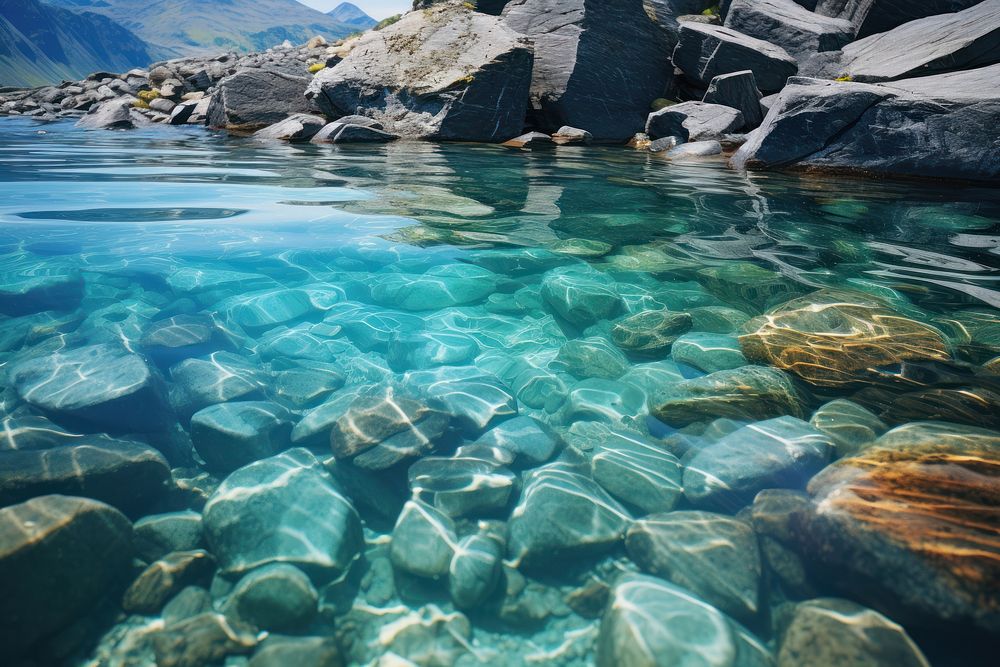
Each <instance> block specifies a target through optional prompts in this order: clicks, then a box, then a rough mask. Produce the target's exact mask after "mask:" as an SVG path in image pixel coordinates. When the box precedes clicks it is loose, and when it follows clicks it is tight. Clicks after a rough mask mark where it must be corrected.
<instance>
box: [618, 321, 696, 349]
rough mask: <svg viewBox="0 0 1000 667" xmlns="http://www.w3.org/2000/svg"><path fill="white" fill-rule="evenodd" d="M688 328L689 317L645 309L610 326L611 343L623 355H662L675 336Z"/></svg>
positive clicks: (689, 325)
mask: <svg viewBox="0 0 1000 667" xmlns="http://www.w3.org/2000/svg"><path fill="white" fill-rule="evenodd" d="M690 328H691V316H690V315H688V314H687V313H673V312H668V311H666V310H646V311H643V312H641V313H636V314H634V315H629V316H627V317H624V318H622V319H620V320H618V321H617V322H615V324H614V326H612V327H611V340H613V341H614V342H615V345H617V346H618V347H620V348H622V349H623V350H625V351H626V352H629V353H630V354H635V355H641V356H653V357H656V356H664V355H666V354H667V352H669V351H670V346H671V345H673V343H674V341H675V340H677V337H678V336H680V335H681V334H683V333H685V332H686V331H688V330H689V329H690Z"/></svg>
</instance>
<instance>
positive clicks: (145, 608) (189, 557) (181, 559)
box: [122, 549, 215, 614]
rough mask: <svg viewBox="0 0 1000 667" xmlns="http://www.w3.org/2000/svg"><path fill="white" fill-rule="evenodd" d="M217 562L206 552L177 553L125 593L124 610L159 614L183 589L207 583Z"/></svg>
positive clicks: (147, 571) (146, 572)
mask: <svg viewBox="0 0 1000 667" xmlns="http://www.w3.org/2000/svg"><path fill="white" fill-rule="evenodd" d="M214 570H215V559H214V558H212V555H211V554H210V553H208V552H207V551H204V550H200V549H199V550H197V551H175V552H173V553H170V554H167V555H166V556H164V557H163V558H161V559H159V560H157V561H155V562H153V563H152V564H150V566H149V567H147V568H146V569H145V570H143V571H142V573H141V574H140V575H139V576H138V577H136V578H135V581H133V582H132V584H131V585H130V586H129V587H128V589H126V590H125V596H124V597H123V598H122V609H124V610H125V611H127V612H130V613H133V614H156V613H159V611H160V609H162V608H163V605H164V604H166V602H167V600H169V599H170V598H171V597H173V596H174V595H176V594H177V593H179V592H180V591H181V590H182V589H184V588H186V587H188V586H193V585H196V584H200V583H207V582H208V580H209V579H210V578H211V576H212V572H213V571H214Z"/></svg>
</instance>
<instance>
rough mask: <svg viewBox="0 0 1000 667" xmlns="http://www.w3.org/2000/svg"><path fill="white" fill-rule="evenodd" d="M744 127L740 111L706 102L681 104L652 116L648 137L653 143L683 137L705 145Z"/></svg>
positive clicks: (647, 129) (647, 132)
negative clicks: (668, 138) (655, 140)
mask: <svg viewBox="0 0 1000 667" xmlns="http://www.w3.org/2000/svg"><path fill="white" fill-rule="evenodd" d="M713 81H714V79H713ZM744 123H745V121H744V120H743V113H742V112H741V111H740V110H739V109H734V108H732V107H727V106H722V105H721V104H709V103H707V102H681V103H680V104H675V105H673V106H669V107H666V108H665V109H660V110H659V111H655V112H653V113H651V114H649V118H647V119H646V134H648V135H649V136H650V137H652V138H654V139H659V138H660V137H681V138H682V139H684V140H685V141H706V140H710V139H718V138H719V137H722V136H724V135H726V134H729V133H731V132H734V131H736V130H738V129H740V128H741V127H743V125H744Z"/></svg>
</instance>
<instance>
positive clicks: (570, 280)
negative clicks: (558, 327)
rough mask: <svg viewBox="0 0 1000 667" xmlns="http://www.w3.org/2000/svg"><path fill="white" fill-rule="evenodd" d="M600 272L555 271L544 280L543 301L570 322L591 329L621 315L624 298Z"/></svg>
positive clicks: (572, 268)
mask: <svg viewBox="0 0 1000 667" xmlns="http://www.w3.org/2000/svg"><path fill="white" fill-rule="evenodd" d="M613 284H614V283H612V282H611V280H610V279H609V278H607V277H605V276H604V275H602V274H600V273H597V272H596V271H581V270H580V269H577V268H575V267H571V268H569V269H555V270H553V271H550V272H548V273H546V274H545V276H544V277H543V278H542V299H544V300H545V302H546V303H547V304H548V305H549V306H551V307H552V309H553V310H555V312H556V313H558V314H559V316H560V317H562V318H563V319H564V320H566V321H567V322H570V323H571V324H575V325H577V326H587V325H590V324H593V323H594V322H596V321H598V320H601V319H607V318H609V317H612V316H614V315H615V314H617V313H618V311H619V310H620V308H621V297H620V296H618V293H617V292H615V291H614V289H613Z"/></svg>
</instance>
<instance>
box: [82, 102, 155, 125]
mask: <svg viewBox="0 0 1000 667" xmlns="http://www.w3.org/2000/svg"><path fill="white" fill-rule="evenodd" d="M143 125H149V120H148V119H147V118H146V117H145V116H143V115H142V114H141V113H139V112H138V111H136V110H135V109H133V108H132V98H130V97H129V98H121V99H113V100H109V101H107V102H102V103H101V104H98V105H96V106H93V107H91V108H90V111H88V112H87V115H85V116H84V117H83V118H81V119H80V120H79V121H77V123H76V126H77V127H82V128H85V129H88V130H131V129H133V128H136V127H141V126H143Z"/></svg>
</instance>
